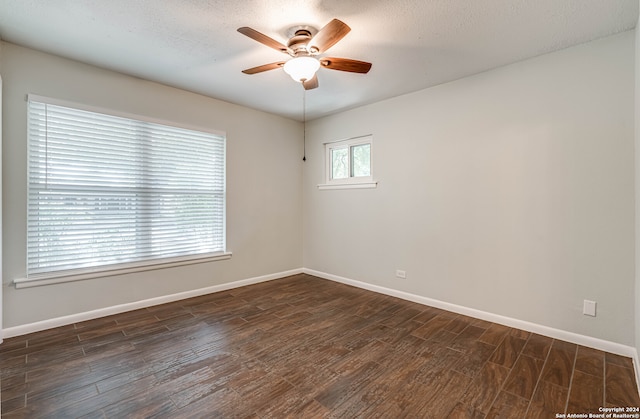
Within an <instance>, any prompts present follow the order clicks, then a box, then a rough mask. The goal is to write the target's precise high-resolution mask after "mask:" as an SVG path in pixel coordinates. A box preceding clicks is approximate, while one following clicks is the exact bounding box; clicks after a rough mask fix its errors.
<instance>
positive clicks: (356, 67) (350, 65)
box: [320, 57, 371, 74]
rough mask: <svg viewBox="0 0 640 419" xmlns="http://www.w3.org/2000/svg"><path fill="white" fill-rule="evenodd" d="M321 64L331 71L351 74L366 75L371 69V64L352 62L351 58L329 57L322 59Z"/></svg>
mask: <svg viewBox="0 0 640 419" xmlns="http://www.w3.org/2000/svg"><path fill="white" fill-rule="evenodd" d="M320 64H321V65H322V66H323V67H325V68H328V69H331V70H340V71H349V72H351V73H362V74H366V73H368V72H369V70H370V69H371V63H367V62H365V61H358V60H351V59H349V58H335V57H327V58H322V59H320Z"/></svg>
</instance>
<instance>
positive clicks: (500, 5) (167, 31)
mask: <svg viewBox="0 0 640 419" xmlns="http://www.w3.org/2000/svg"><path fill="white" fill-rule="evenodd" d="M637 17H638V0H246V1H238V0H233V1H232V0H83V1H78V0H1V1H0V38H1V39H2V40H4V41H7V42H11V43H15V44H18V45H23V46H27V47H30V48H34V49H37V50H41V51H45V52H49V53H52V54H56V55H60V56H63V57H68V58H71V59H74V60H78V61H82V62H86V63H89V64H93V65H96V66H100V67H104V68H108V69H111V70H115V71H118V72H122V73H126V74H130V75H133V76H137V77H141V78H144V79H148V80H153V81H157V82H160V83H164V84H167V85H170V86H175V87H178V88H181V89H185V90H190V91H193V92H198V93H201V94H204V95H207V96H211V97H214V98H218V99H222V100H226V101H229V102H233V103H237V104H240V105H244V106H249V107H252V108H255V109H260V110H264V111H267V112H272V113H276V114H280V115H283V116H286V117H290V118H295V119H298V120H301V119H302V97H303V89H302V87H301V85H300V84H298V83H295V82H294V81H293V80H291V78H289V76H287V75H286V74H285V73H284V72H283V71H282V70H280V69H278V70H273V71H269V72H266V73H260V74H255V75H250V76H249V75H245V74H242V73H241V70H243V69H245V68H249V67H254V66H257V65H260V64H265V63H270V62H274V61H279V60H281V59H283V58H285V59H286V58H287V56H285V55H283V54H281V53H279V52H277V51H275V50H272V49H270V48H267V47H266V46H264V45H261V44H259V43H257V42H255V41H253V40H251V39H249V38H247V37H245V36H243V35H241V34H239V33H238V32H237V31H236V29H237V28H239V27H241V26H250V27H252V28H254V29H256V30H258V31H260V32H262V33H264V34H266V35H268V36H270V37H272V38H274V39H276V40H278V41H281V42H283V43H286V38H287V37H286V35H287V32H288V29H289V28H290V27H292V26H294V25H297V24H304V25H311V26H314V27H316V28H321V27H322V26H324V25H325V24H326V23H328V22H329V21H330V20H331V19H332V18H338V19H340V20H342V21H344V22H345V23H347V24H348V25H349V26H351V28H352V30H351V32H350V33H349V34H348V35H347V36H346V37H345V38H343V39H342V40H341V41H340V42H339V43H338V44H336V45H335V46H334V47H332V48H331V49H330V50H329V51H328V52H327V53H326V54H325V55H328V56H335V57H346V58H354V59H358V60H362V61H369V62H372V63H373V67H372V69H371V71H370V72H369V74H367V75H361V74H351V73H344V72H339V71H331V70H328V69H320V70H319V73H318V78H319V81H320V87H319V88H318V89H315V90H310V91H308V92H307V94H306V103H307V119H312V118H317V117H320V116H323V115H328V114H331V113H335V112H338V111H341V110H345V109H348V108H353V107H356V106H359V105H363V104H367V103H372V102H375V101H378V100H381V99H385V98H389V97H393V96H398V95H401V94H404V93H408V92H412V91H416V90H420V89H423V88H426V87H430V86H434V85H437V84H441V83H444V82H447V81H451V80H455V79H458V78H461V77H465V76H468V75H471V74H475V73H479V72H482V71H485V70H488V69H491V68H495V67H499V66H502V65H505V64H509V63H513V62H516V61H520V60H523V59H526V58H530V57H533V56H536V55H540V54H544V53H547V52H551V51H554V50H558V49H562V48H566V47H569V46H572V45H575V44H579V43H583V42H587V41H590V40H593V39H597V38H600V37H604V36H607V35H611V34H615V33H618V32H621V31H625V30H629V29H632V28H634V26H635V23H636V21H637Z"/></svg>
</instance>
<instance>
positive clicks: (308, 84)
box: [302, 74, 318, 90]
mask: <svg viewBox="0 0 640 419" xmlns="http://www.w3.org/2000/svg"><path fill="white" fill-rule="evenodd" d="M302 86H304V90H311V89H315V88H316V87H318V75H317V74H314V75H313V77H312V78H311V79H310V80H305V81H303V82H302Z"/></svg>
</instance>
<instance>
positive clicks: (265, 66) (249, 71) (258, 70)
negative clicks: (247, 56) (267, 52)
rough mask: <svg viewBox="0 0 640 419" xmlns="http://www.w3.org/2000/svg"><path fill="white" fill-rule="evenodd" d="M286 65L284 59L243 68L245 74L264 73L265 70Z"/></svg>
mask: <svg viewBox="0 0 640 419" xmlns="http://www.w3.org/2000/svg"><path fill="white" fill-rule="evenodd" d="M283 65H284V61H278V62H277V63H270V64H263V65H259V66H257V67H252V68H247V69H246V70H242V72H243V73H244V74H256V73H262V72H263V71H269V70H275V69H276V68H280V67H282V66H283Z"/></svg>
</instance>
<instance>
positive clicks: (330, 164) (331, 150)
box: [319, 135, 377, 189]
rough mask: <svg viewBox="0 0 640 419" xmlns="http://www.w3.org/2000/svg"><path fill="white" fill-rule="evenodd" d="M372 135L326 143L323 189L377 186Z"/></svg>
mask: <svg viewBox="0 0 640 419" xmlns="http://www.w3.org/2000/svg"><path fill="white" fill-rule="evenodd" d="M372 148H373V138H372V136H370V135H367V136H364V137H357V138H351V139H348V140H342V141H335V142H331V143H326V144H325V173H326V178H325V184H323V185H319V186H320V188H322V189H327V188H348V187H361V188H362V187H369V188H370V187H375V186H376V184H377V182H374V181H373V175H372V164H371V163H372V162H371V160H372V159H371V156H372Z"/></svg>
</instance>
